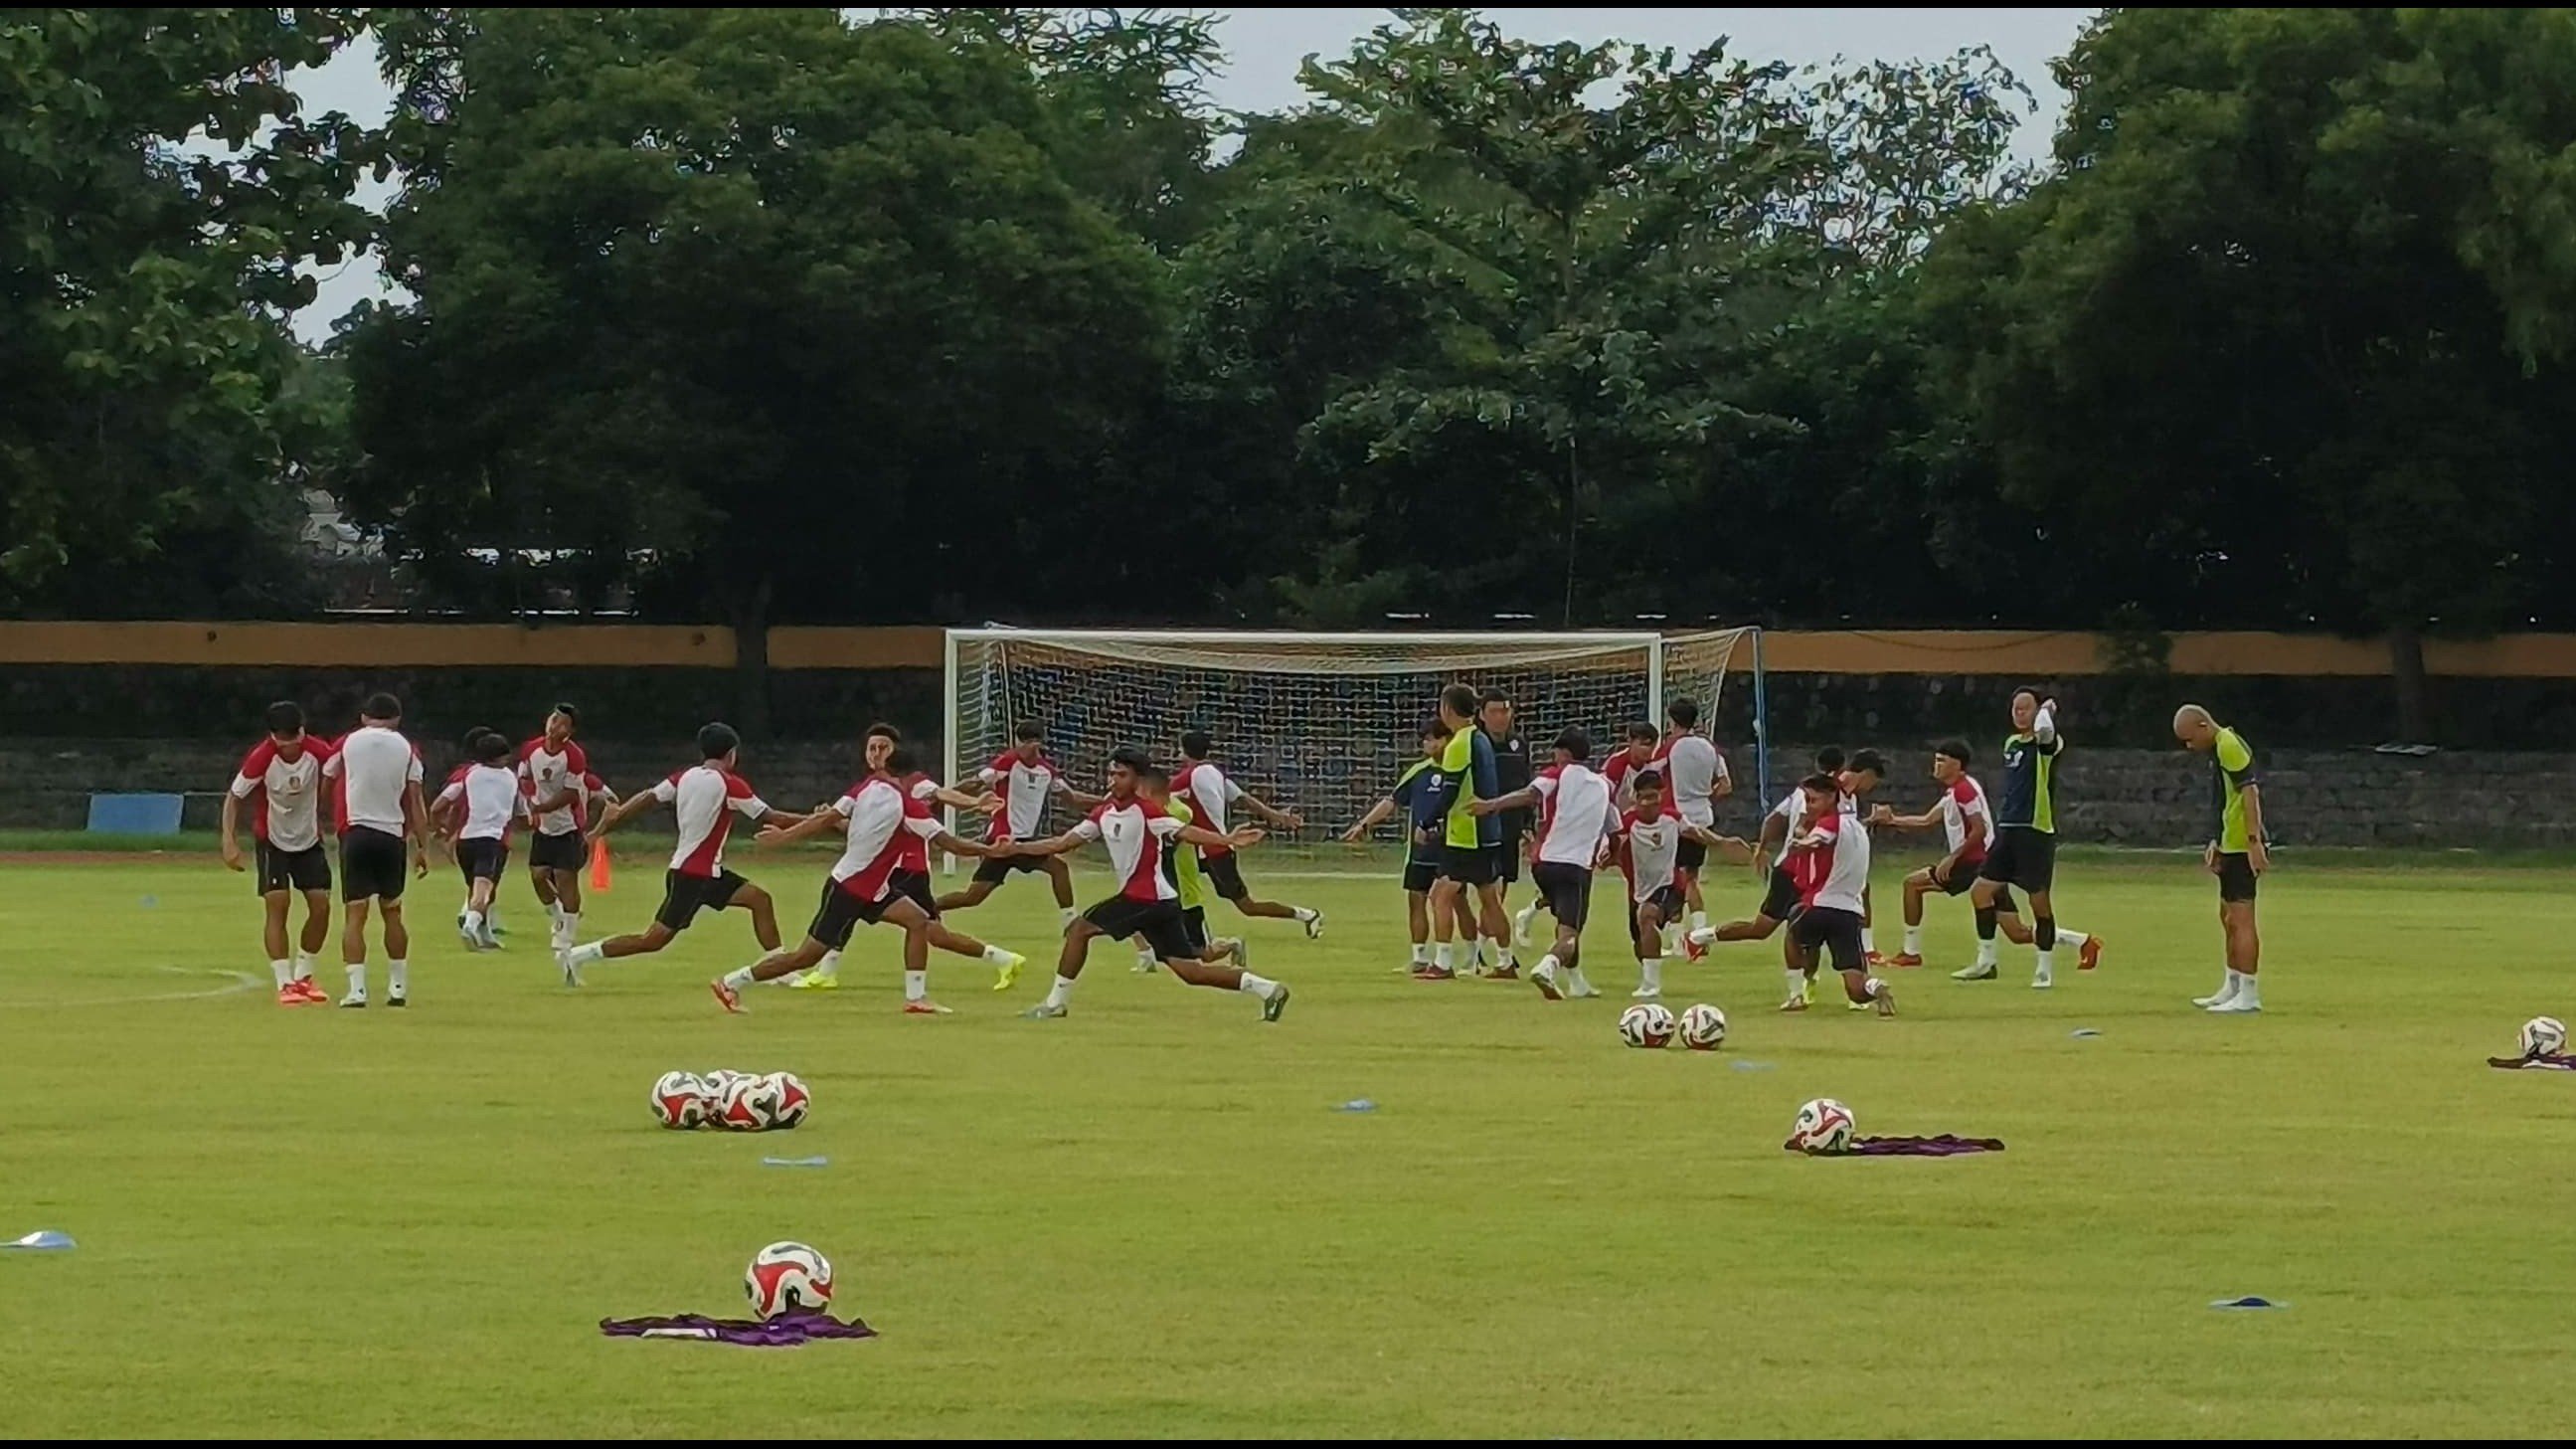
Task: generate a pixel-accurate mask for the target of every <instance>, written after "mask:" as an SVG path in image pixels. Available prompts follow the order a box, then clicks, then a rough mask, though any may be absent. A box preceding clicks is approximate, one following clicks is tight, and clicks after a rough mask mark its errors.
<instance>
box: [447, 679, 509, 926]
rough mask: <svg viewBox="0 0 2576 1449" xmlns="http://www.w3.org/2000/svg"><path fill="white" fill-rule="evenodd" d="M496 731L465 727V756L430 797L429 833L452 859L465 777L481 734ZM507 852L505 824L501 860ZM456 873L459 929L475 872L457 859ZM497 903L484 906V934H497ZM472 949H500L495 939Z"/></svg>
mask: <svg viewBox="0 0 2576 1449" xmlns="http://www.w3.org/2000/svg"><path fill="white" fill-rule="evenodd" d="M495 733H498V731H496V730H494V729H493V728H492V727H491V726H489V725H476V726H475V727H474V728H472V729H470V730H467V731H466V732H465V738H464V740H463V741H462V747H463V750H464V756H465V757H464V759H463V760H461V761H459V762H458V764H457V766H456V768H455V769H452V770H450V771H448V772H447V778H446V779H445V780H442V781H440V782H439V786H438V793H437V794H435V795H432V796H430V797H429V830H430V834H431V835H432V836H434V837H436V838H438V839H440V840H444V841H446V842H448V844H449V855H450V858H452V859H453V858H455V855H454V846H455V841H456V835H457V832H458V830H459V829H461V828H462V827H463V825H464V820H465V777H466V776H467V775H469V774H471V773H473V771H474V764H475V761H476V760H478V759H480V758H481V757H482V754H483V737H484V736H485V735H489V734H495ZM503 743H504V744H507V743H508V741H507V740H506V739H505V740H503ZM519 818H524V811H522V812H520V815H519V816H517V817H514V818H513V820H512V821H511V825H512V826H515V825H516V824H517V823H518V819H519ZM509 854H510V837H509V829H508V828H506V827H505V828H504V830H503V831H502V835H501V856H502V859H503V861H504V863H506V862H507V861H508V858H509ZM456 873H457V875H458V876H459V877H460V878H462V879H463V881H464V882H465V894H464V895H463V896H462V897H461V898H459V899H458V901H457V903H456V929H457V930H458V932H460V933H462V932H463V931H464V929H465V918H466V917H467V916H469V915H472V914H473V913H474V875H473V872H472V871H470V870H468V869H467V868H466V862H465V861H463V860H461V859H458V860H457V861H456ZM499 905H500V903H499V901H498V900H497V899H495V900H493V901H490V902H487V903H485V905H484V907H483V931H482V932H481V933H480V934H482V935H486V936H497V935H498V933H499V931H500V929H501V921H500V916H499V914H498V912H499ZM471 949H474V950H478V951H479V950H498V949H500V943H499V941H498V940H497V939H496V940H495V941H494V942H493V944H492V945H491V946H489V947H484V946H481V945H477V946H475V947H473V948H471Z"/></svg>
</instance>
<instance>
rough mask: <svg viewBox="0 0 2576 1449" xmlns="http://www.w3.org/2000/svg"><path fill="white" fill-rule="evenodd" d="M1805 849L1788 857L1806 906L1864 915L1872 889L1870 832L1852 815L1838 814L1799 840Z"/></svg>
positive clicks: (1790, 874) (1819, 824)
mask: <svg viewBox="0 0 2576 1449" xmlns="http://www.w3.org/2000/svg"><path fill="white" fill-rule="evenodd" d="M1797 843H1799V844H1801V845H1804V846H1806V847H1807V848H1806V849H1804V850H1800V851H1798V852H1796V853H1795V854H1793V855H1791V856H1790V857H1789V860H1790V865H1789V876H1790V879H1791V880H1793V881H1795V882H1797V884H1798V889H1799V894H1800V896H1801V898H1803V899H1804V900H1805V901H1806V903H1807V904H1809V905H1811V906H1821V907H1823V908H1825V909H1827V910H1833V911H1849V912H1851V913H1852V914H1853V915H1859V914H1861V909H1862V907H1861V892H1863V891H1866V890H1868V889H1869V831H1868V830H1867V829H1865V828H1863V827H1862V825H1861V823H1860V821H1859V820H1858V819H1856V818H1855V817H1853V816H1850V815H1845V814H1839V813H1838V814H1836V815H1835V817H1834V818H1833V819H1831V820H1825V821H1819V822H1818V823H1817V825H1816V828H1815V829H1813V830H1810V831H1808V832H1806V833H1805V834H1804V835H1801V836H1799V837H1797Z"/></svg>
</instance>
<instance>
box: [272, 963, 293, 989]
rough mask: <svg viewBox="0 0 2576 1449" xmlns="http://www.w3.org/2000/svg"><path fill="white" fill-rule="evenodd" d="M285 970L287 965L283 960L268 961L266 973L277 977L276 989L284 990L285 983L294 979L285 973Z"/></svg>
mask: <svg viewBox="0 0 2576 1449" xmlns="http://www.w3.org/2000/svg"><path fill="white" fill-rule="evenodd" d="M286 971H287V966H286V963H285V962H283V961H271V962H269V963H268V974H270V975H271V976H274V977H276V978H277V989H278V990H280V991H284V990H285V989H286V987H287V983H289V982H290V981H293V980H294V979H295V978H293V977H291V976H289V975H287V974H286Z"/></svg>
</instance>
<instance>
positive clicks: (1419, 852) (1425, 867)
mask: <svg viewBox="0 0 2576 1449" xmlns="http://www.w3.org/2000/svg"><path fill="white" fill-rule="evenodd" d="M1439 878H1440V852H1439V851H1436V850H1433V849H1431V848H1430V847H1428V846H1421V845H1417V846H1415V847H1414V848H1413V854H1412V855H1411V856H1409V857H1407V858H1406V860H1405V862H1404V888H1405V889H1406V890H1408V891H1412V892H1414V893H1416V894H1419V893H1421V892H1423V891H1427V890H1429V889H1431V883H1432V882H1433V881H1436V880H1438V879H1439Z"/></svg>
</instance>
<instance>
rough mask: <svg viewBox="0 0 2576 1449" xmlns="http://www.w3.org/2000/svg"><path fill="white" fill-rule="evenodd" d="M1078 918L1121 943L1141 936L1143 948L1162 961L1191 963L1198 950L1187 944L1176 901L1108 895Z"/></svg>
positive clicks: (1186, 931)
mask: <svg viewBox="0 0 2576 1449" xmlns="http://www.w3.org/2000/svg"><path fill="white" fill-rule="evenodd" d="M1082 918H1083V919H1084V920H1086V921H1089V922H1090V923H1091V924H1092V927H1093V929H1095V930H1097V931H1099V932H1100V933H1101V934H1102V935H1104V936H1114V937H1116V938H1117V939H1119V940H1122V941H1123V940H1125V939H1126V938H1128V937H1129V936H1142V937H1144V938H1145V945H1146V946H1147V947H1148V948H1149V949H1151V950H1152V951H1153V953H1154V954H1155V955H1156V956H1158V957H1160V958H1162V959H1163V960H1165V961H1195V960H1197V959H1198V955H1199V953H1198V949H1197V948H1196V947H1194V946H1192V945H1191V944H1190V928H1189V923H1188V922H1187V921H1185V920H1183V919H1182V917H1181V903H1180V902H1178V901H1131V900H1129V899H1128V898H1127V897H1125V896H1111V897H1110V898H1109V899H1107V900H1105V901H1102V902H1101V903H1100V904H1098V905H1096V906H1093V907H1092V908H1091V909H1090V910H1087V911H1085V912H1083V913H1082Z"/></svg>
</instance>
